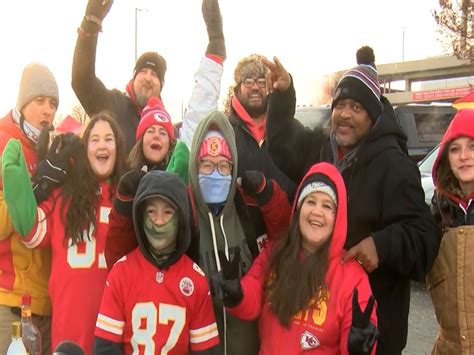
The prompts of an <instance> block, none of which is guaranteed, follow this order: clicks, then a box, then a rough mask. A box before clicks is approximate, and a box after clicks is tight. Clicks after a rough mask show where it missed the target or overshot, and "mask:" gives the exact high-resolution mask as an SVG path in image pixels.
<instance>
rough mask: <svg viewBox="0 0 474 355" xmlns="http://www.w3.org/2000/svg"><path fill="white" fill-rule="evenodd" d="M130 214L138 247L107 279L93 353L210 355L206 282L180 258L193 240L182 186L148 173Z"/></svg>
mask: <svg viewBox="0 0 474 355" xmlns="http://www.w3.org/2000/svg"><path fill="white" fill-rule="evenodd" d="M132 214H133V224H134V228H135V235H136V236H137V241H138V248H136V249H135V250H134V251H132V252H131V253H130V254H128V255H126V256H124V257H123V258H122V259H120V260H119V261H118V262H117V263H116V264H115V265H114V267H113V268H112V270H111V272H110V274H109V277H108V279H107V283H106V287H105V290H104V295H103V298H102V304H101V307H100V312H99V316H98V318H97V324H96V331H95V335H96V338H95V349H94V350H95V354H112V353H113V354H117V353H120V354H122V353H123V354H132V353H138V352H140V353H142V352H143V353H145V354H154V353H166V354H186V353H188V352H191V354H193V353H195V352H199V354H214V353H215V351H216V348H217V344H218V343H219V337H218V332H217V325H216V322H215V318H214V311H213V309H212V302H211V296H210V293H209V288H208V285H207V281H206V277H205V275H204V272H203V271H202V270H201V269H200V268H199V266H198V265H197V264H195V263H193V261H191V259H190V258H189V257H188V256H186V255H185V254H184V253H185V251H186V250H187V248H188V246H189V244H190V241H191V229H190V224H189V206H188V200H187V192H186V187H185V185H184V183H183V182H182V180H181V179H180V178H179V176H178V175H176V174H172V173H168V172H164V171H159V170H152V171H150V172H149V173H147V174H145V175H144V177H143V178H142V179H141V181H140V184H139V185H138V189H137V194H136V195H135V198H134V201H133V207H132Z"/></svg>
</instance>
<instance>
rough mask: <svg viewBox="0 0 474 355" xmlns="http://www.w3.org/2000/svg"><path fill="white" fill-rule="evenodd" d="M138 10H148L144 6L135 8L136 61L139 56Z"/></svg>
mask: <svg viewBox="0 0 474 355" xmlns="http://www.w3.org/2000/svg"><path fill="white" fill-rule="evenodd" d="M138 11H148V10H147V9H144V8H138V7H136V8H135V62H136V61H137V58H138Z"/></svg>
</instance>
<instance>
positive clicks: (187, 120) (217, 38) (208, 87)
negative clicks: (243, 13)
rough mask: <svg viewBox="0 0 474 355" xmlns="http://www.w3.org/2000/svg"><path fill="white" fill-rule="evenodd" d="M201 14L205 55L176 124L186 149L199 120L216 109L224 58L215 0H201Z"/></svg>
mask: <svg viewBox="0 0 474 355" xmlns="http://www.w3.org/2000/svg"><path fill="white" fill-rule="evenodd" d="M202 16H203V18H204V22H205V23H206V28H207V34H208V37H209V43H208V46H207V49H206V57H204V58H203V59H202V60H201V63H200V65H199V68H198V70H197V72H196V74H195V76H194V80H195V85H194V88H193V91H192V94H191V98H190V99H189V103H188V107H187V108H186V113H185V115H184V118H183V125H182V126H181V128H180V138H181V140H182V141H183V142H184V143H185V144H186V146H187V147H188V149H189V150H191V141H192V139H193V135H194V132H195V131H196V127H197V125H198V123H199V121H200V120H201V119H203V118H204V117H206V116H207V115H208V114H209V113H210V112H213V111H216V110H217V102H218V99H219V95H220V90H221V78H222V73H223V67H222V63H223V61H224V59H225V58H226V49H225V41H224V33H223V28H222V17H221V12H220V9H219V2H218V0H203V2H202Z"/></svg>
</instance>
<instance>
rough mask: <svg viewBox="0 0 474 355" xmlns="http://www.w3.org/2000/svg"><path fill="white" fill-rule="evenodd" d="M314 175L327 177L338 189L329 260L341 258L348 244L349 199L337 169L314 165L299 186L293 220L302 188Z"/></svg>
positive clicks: (292, 211)
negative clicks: (345, 245)
mask: <svg viewBox="0 0 474 355" xmlns="http://www.w3.org/2000/svg"><path fill="white" fill-rule="evenodd" d="M314 174H321V175H325V176H326V177H327V178H328V179H329V180H330V181H331V182H332V183H333V184H334V186H335V187H336V190H337V191H336V194H337V212H336V219H335V222H334V231H333V234H332V239H331V245H330V247H329V260H331V259H333V258H335V257H339V258H340V257H341V255H342V252H343V247H344V243H345V242H346V235H347V199H346V186H345V184H344V180H343V179H342V176H341V174H340V173H339V171H337V169H336V167H335V166H334V165H332V164H328V163H318V164H314V165H313V166H312V167H311V168H310V169H309V170H308V172H307V173H306V175H305V176H304V178H303V179H302V180H301V183H300V184H299V186H298V190H297V192H296V197H295V200H294V202H293V208H292V209H291V220H292V219H293V216H294V214H295V211H296V204H297V201H298V197H299V195H300V192H301V188H302V186H304V185H305V182H306V180H308V178H309V177H311V176H312V175H314Z"/></svg>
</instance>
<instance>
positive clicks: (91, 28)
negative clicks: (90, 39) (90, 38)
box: [81, 0, 114, 33]
mask: <svg viewBox="0 0 474 355" xmlns="http://www.w3.org/2000/svg"><path fill="white" fill-rule="evenodd" d="M113 2H114V1H113V0H89V2H88V3H87V8H86V15H85V16H84V20H83V21H82V25H81V28H82V29H83V30H84V31H86V32H87V33H98V32H100V31H101V30H102V20H103V19H104V18H105V16H107V14H108V12H109V10H110V8H111V7H112V4H113Z"/></svg>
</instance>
